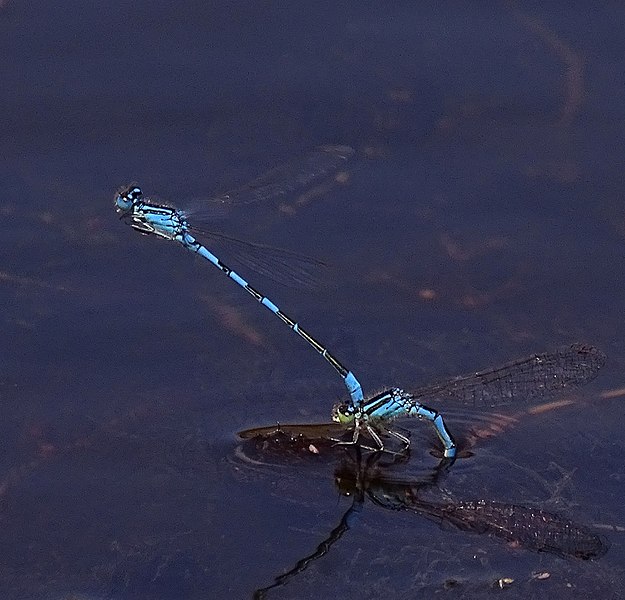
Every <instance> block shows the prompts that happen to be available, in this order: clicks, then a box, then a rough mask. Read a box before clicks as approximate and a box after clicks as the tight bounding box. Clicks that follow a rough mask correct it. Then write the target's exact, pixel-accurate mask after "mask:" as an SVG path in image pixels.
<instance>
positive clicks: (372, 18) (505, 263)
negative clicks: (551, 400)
mask: <svg viewBox="0 0 625 600" xmlns="http://www.w3.org/2000/svg"><path fill="white" fill-rule="evenodd" d="M624 24H625V11H624V10H623V8H621V7H620V6H619V5H617V4H611V5H605V6H602V7H601V9H596V8H591V7H587V6H586V5H583V4H574V5H569V6H568V7H567V8H566V10H565V11H563V10H561V7H558V9H557V10H556V8H553V9H551V8H545V6H544V3H538V2H532V3H523V4H521V3H515V2H501V3H500V4H498V5H496V6H494V7H490V8H489V9H488V10H486V9H483V8H476V7H475V6H467V5H466V4H464V3H451V4H449V3H445V4H444V5H441V4H440V3H438V2H425V3H423V2H422V3H419V5H418V6H416V5H415V4H414V3H404V4H400V5H396V6H394V7H393V8H388V7H387V6H382V5H380V6H374V5H370V6H366V5H365V6H363V4H362V3H361V2H341V3H338V4H337V3H333V4H332V5H315V6H312V5H310V4H309V3H269V4H267V3H247V4H245V3H244V4H241V3H234V4H232V3H225V2H224V3H214V2H213V3H208V4H207V3H204V2H195V1H189V2H180V3H175V4H172V3H169V2H150V3H143V2H135V3H121V2H112V3H110V2H109V3H106V4H105V5H102V6H95V5H94V6H92V5H88V4H85V3H80V2H71V1H70V2H64V3H60V4H59V3H56V4H55V3H52V4H49V3H48V4H46V3H43V4H42V3H29V2H22V1H19V0H5V1H4V2H1V1H0V34H1V35H0V52H1V56H2V61H0V76H1V77H0V79H1V81H2V82H3V85H2V90H1V91H0V97H1V99H2V104H1V105H2V110H1V111H0V125H1V127H0V144H1V148H2V160H1V161H0V184H1V187H0V189H1V190H2V193H1V196H0V212H1V214H2V218H3V223H4V224H5V226H4V228H3V234H2V238H1V243H0V257H1V260H0V265H1V266H0V293H1V294H2V299H3V301H2V308H3V310H2V318H1V319H0V332H1V334H2V338H1V339H2V340H3V342H4V343H3V344H2V346H1V351H0V361H1V362H0V402H1V405H2V411H3V416H4V418H3V419H2V420H1V423H2V425H1V426H0V440H2V442H1V446H0V447H1V449H2V452H1V453H0V469H1V470H0V475H1V476H0V500H1V504H0V515H1V518H2V528H1V530H2V531H1V533H0V548H1V552H0V556H1V558H0V595H1V596H2V597H3V598H7V599H13V598H15V599H30V598H42V599H44V598H45V599H50V598H55V599H57V598H64V599H69V598H81V599H82V598H97V599H102V598H107V599H108V598H112V599H113V598H114V599H120V600H127V599H143V598H151V599H154V598H162V599H174V598H175V599H180V598H189V599H195V598H237V599H238V598H251V597H252V595H253V593H254V590H257V589H260V588H264V587H266V586H269V585H271V584H272V582H273V581H274V579H275V578H276V577H277V576H279V575H280V574H282V573H285V572H288V571H289V570H290V569H292V568H293V567H294V566H295V565H296V564H297V562H298V561H299V560H301V559H303V558H305V557H308V556H310V555H311V554H312V553H313V552H314V551H315V548H317V546H318V545H319V544H320V543H321V542H323V541H324V540H327V539H328V536H330V534H331V532H332V531H333V530H334V529H335V528H336V527H337V526H339V524H340V522H341V518H342V517H343V515H345V513H346V511H348V509H349V508H350V506H352V502H353V501H354V497H355V496H354V494H355V492H354V491H352V492H351V494H350V495H349V496H345V495H344V493H345V489H343V488H339V487H337V485H336V482H335V479H336V474H337V470H338V469H342V471H341V472H342V473H343V481H345V479H346V477H345V469H347V471H348V472H351V471H350V469H352V470H353V463H350V462H349V461H350V459H349V457H346V456H344V453H337V452H336V451H330V452H326V453H324V452H321V453H320V454H319V455H316V454H314V453H311V452H310V450H309V449H308V450H306V448H305V449H304V451H303V456H299V455H298V456H295V457H293V456H292V455H291V454H290V451H289V452H286V453H285V455H284V456H282V455H281V454H280V453H276V452H275V451H270V452H265V453H263V452H260V453H259V454H257V455H254V457H253V460H252V459H250V455H249V451H250V448H249V447H247V446H246V445H245V444H244V445H241V444H240V442H239V441H237V439H236V432H237V431H239V430H241V429H244V428H246V427H253V426H260V425H270V424H272V423H275V422H278V421H280V422H322V421H326V420H327V419H328V417H329V414H330V409H331V407H332V405H333V404H334V403H335V402H336V401H337V400H340V399H344V396H345V391H344V387H343V385H342V382H341V380H340V378H339V377H337V376H336V374H335V373H334V372H333V371H332V369H331V368H330V367H329V366H328V365H327V364H325V363H324V361H323V360H321V359H320V358H319V357H318V356H316V355H315V353H314V352H312V351H311V349H310V348H308V347H307V346H306V344H304V343H303V342H302V340H299V339H297V337H296V336H294V335H293V334H292V333H290V332H289V331H288V330H287V329H286V328H285V327H284V325H283V324H281V323H280V322H279V321H278V320H277V319H275V318H274V317H272V316H271V315H270V314H269V313H267V312H266V311H262V310H261V309H260V308H259V307H258V305H256V304H255V303H254V302H253V300H251V299H250V298H249V297H247V296H246V295H245V294H244V293H243V292H242V291H241V290H240V289H239V288H237V287H236V286H234V285H233V284H232V282H229V281H227V280H226V279H225V278H224V277H223V276H222V275H221V274H220V273H218V272H217V271H216V270H215V269H211V267H210V266H209V265H207V264H204V263H203V261H201V260H199V259H194V258H193V257H192V256H190V255H189V254H188V253H187V252H185V251H184V250H183V249H180V248H177V247H176V246H175V245H174V244H171V243H167V242H165V241H162V240H157V239H150V238H144V237H141V236H139V235H137V234H136V233H134V232H133V231H132V230H130V229H129V228H128V227H126V226H124V225H123V224H121V223H120V222H119V220H118V219H117V217H116V215H115V212H114V209H113V206H112V198H113V193H114V191H115V189H116V188H117V187H118V186H119V185H122V184H125V183H127V182H129V181H131V180H136V181H138V182H140V183H141V185H142V186H143V188H144V190H145V191H146V193H148V194H154V195H157V196H160V197H161V198H163V199H174V200H176V201H178V200H179V199H182V198H185V197H189V198H198V197H201V196H203V195H207V194H213V193H217V192H221V191H224V190H226V189H228V188H231V187H233V186H236V185H238V184H241V183H244V182H245V181H247V180H249V179H251V178H253V177H254V176H256V175H258V174H260V173H262V172H264V171H265V170H267V169H269V168H271V167H273V166H275V165H276V164H279V163H281V162H284V161H285V160H288V159H289V158H291V157H293V156H297V155H298V154H301V153H302V152H305V151H306V150H309V149H311V148H314V147H315V146H318V145H320V144H328V143H332V144H347V145H350V146H351V147H353V148H354V149H355V151H356V153H355V156H354V157H353V158H352V160H351V161H350V162H349V163H348V164H347V165H346V169H345V172H344V173H343V174H342V176H341V177H340V178H339V179H338V180H336V181H334V182H330V183H327V184H326V185H324V186H322V187H321V188H317V189H316V190H314V191H313V193H307V194H305V195H300V196H295V197H290V198H288V199H286V200H285V199H282V200H280V201H279V202H267V203H263V204H260V205H252V206H249V207H247V208H245V209H244V210H239V211H234V212H233V213H231V214H229V215H227V218H226V219H223V220H220V221H219V222H218V223H216V228H218V229H220V230H223V231H225V232H227V233H229V234H232V235H236V236H238V237H241V238H244V239H250V240H253V241H256V242H260V243H264V244H270V245H272V246H277V247H284V248H287V249H291V250H295V251H297V252H300V253H304V254H307V255H310V256H313V257H316V258H319V259H321V260H323V261H325V262H327V263H328V265H329V268H328V269H326V273H324V278H325V285H322V286H319V288H318V289H316V290H315V291H313V292H310V291H307V290H299V289H291V288H288V287H282V286H280V285H278V284H276V283H274V282H272V281H269V280H264V279H262V278H255V277H254V276H253V274H249V278H250V280H251V281H252V282H253V283H256V284H257V285H258V287H259V288H260V289H261V290H263V291H266V293H267V294H268V295H269V296H270V297H272V298H273V299H275V300H276V301H277V302H278V304H279V305H280V306H283V307H284V309H285V310H286V312H287V313H289V314H292V315H293V316H294V317H296V318H298V319H299V320H300V322H301V323H302V324H303V325H304V326H305V327H307V328H308V329H309V330H310V331H311V332H312V333H313V334H314V335H315V336H317V337H318V338H319V339H321V340H323V341H324V343H326V344H327V345H328V347H330V348H331V349H332V350H333V352H334V353H336V355H337V356H338V357H339V358H340V359H341V360H342V361H344V362H345V363H346V364H347V365H348V367H349V368H351V369H353V371H354V372H355V373H356V374H357V376H358V377H359V379H360V380H361V383H362V384H363V386H364V388H365V392H368V393H372V392H373V391H376V390H379V389H381V388H383V387H386V386H390V385H398V386H402V387H405V388H407V389H410V388H411V387H417V386H420V385H423V384H425V383H427V382H429V381H431V380H437V379H441V378H445V377H447V376H452V375H456V374H459V373H464V372H469V371H471V370H476V369H480V368H483V367H487V366H490V365H493V364H498V363H502V362H505V361H507V360H509V359H512V358H517V357H521V356H525V355H527V354H529V353H531V352H538V351H544V350H550V349H554V348H557V347H560V346H562V345H565V344H568V343H571V342H575V341H583V342H589V343H593V344H596V345H597V346H598V347H600V348H602V349H603V350H604V351H605V352H606V354H607V355H608V363H607V365H606V366H605V368H604V369H603V370H602V372H601V374H600V376H599V377H598V379H597V380H596V381H595V382H593V383H591V384H590V385H589V386H587V387H586V388H584V389H583V390H579V391H575V392H571V393H567V394H566V395H564V396H560V397H559V398H558V399H559V400H562V399H566V400H568V401H570V402H567V403H561V404H557V405H552V406H549V407H543V408H542V409H541V410H535V409H536V407H535V406H534V407H529V406H525V405H519V406H514V407H512V408H511V409H508V410H505V411H504V410H502V411H499V412H498V413H497V414H494V413H493V412H488V411H480V412H479V413H472V412H470V411H467V410H464V409H461V408H460V407H449V409H448V408H447V407H443V406H440V407H436V408H439V409H440V410H441V411H442V412H444V414H445V415H448V425H449V427H450V429H451V430H452V431H453V432H454V435H455V436H456V437H457V438H458V439H459V441H460V444H461V450H462V451H463V452H461V455H462V456H461V459H460V460H458V461H457V463H456V464H455V465H454V466H453V468H452V469H451V471H450V472H449V473H448V474H447V475H446V476H445V478H444V481H442V482H441V483H440V486H438V487H436V488H435V490H434V491H432V490H430V494H434V500H432V497H431V495H430V496H427V497H426V499H425V500H422V498H421V496H420V495H419V502H421V504H418V510H417V505H416V504H415V503H414V501H413V504H412V505H411V506H410V507H408V508H406V506H405V504H403V505H402V506H401V507H400V509H399V510H390V509H389V507H388V506H385V505H384V503H382V505H380V504H376V502H375V501H374V500H373V499H372V496H371V495H366V494H365V496H363V498H362V499H363V502H362V505H361V506H359V509H358V511H357V513H358V514H357V515H356V517H354V519H350V521H349V527H348V528H346V530H345V531H344V532H343V533H342V534H341V536H340V537H339V538H337V540H336V541H335V542H334V543H333V544H331V546H330V548H329V550H328V551H327V553H324V555H323V556H321V557H320V558H318V559H316V560H313V561H311V562H310V564H309V565H307V568H306V569H304V570H302V571H301V572H298V573H297V574H295V575H294V576H293V577H291V578H289V579H288V580H287V581H286V582H285V584H284V585H283V586H280V587H277V588H273V589H271V590H270V591H268V592H267V597H268V598H297V599H303V598H316V599H319V598H336V597H341V598H372V599H373V598H382V597H384V598H414V597H429V596H431V595H433V594H435V593H437V592H442V591H444V592H445V595H446V597H450V598H480V597H490V596H491V595H492V594H493V591H494V590H498V589H499V587H500V586H504V587H506V588H507V589H506V593H507V596H508V597H519V598H521V597H523V598H526V597H532V598H558V597H566V598H570V597H580V598H581V597H601V598H620V597H625V584H624V583H623V579H624V574H625V561H624V559H623V551H622V547H623V535H624V533H623V531H625V530H624V528H625V512H624V509H623V502H622V492H623V480H624V478H625V471H624V469H623V461H622V453H623V450H624V446H625V437H624V435H623V432H622V427H621V425H620V424H621V423H622V421H623V418H624V417H625V408H624V406H625V405H624V403H623V402H622V400H623V393H624V392H621V391H620V390H621V388H623V385H624V384H623V367H624V365H625V344H624V343H623V341H622V340H623V339H624V338H625V336H624V335H623V333H624V332H623V319H622V307H623V303H624V300H625V285H624V284H623V277H622V264H623V263H624V261H623V259H624V258H625V211H624V209H623V206H622V202H621V196H622V187H623V172H624V170H623V166H624V162H625V152H624V150H623V148H625V144H624V143H623V142H624V140H623V127H622V123H623V122H624V118H625V109H624V108H623V107H624V106H625V102H624V98H623V95H624V92H623V90H625V85H624V83H625V82H624V81H623V73H622V68H621V63H622V56H623V54H624V52H625V38H624V37H623V34H622V31H623V25H624ZM247 274H248V273H246V275H247ZM532 409H534V410H532ZM408 426H409V427H410V430H411V432H412V440H413V450H412V454H411V456H410V459H409V460H408V461H406V462H402V463H400V464H395V465H392V467H388V468H383V469H382V472H381V474H380V473H378V475H379V477H378V479H377V480H375V481H377V482H378V484H376V485H377V487H375V486H373V484H371V485H372V487H370V488H369V491H371V490H373V492H372V493H377V494H378V498H379V495H380V494H391V493H393V494H395V500H396V501H397V497H398V496H399V495H401V494H403V495H402V496H401V497H402V498H404V499H405V498H406V497H407V495H408V496H410V494H412V493H413V492H414V489H416V488H418V482H422V481H430V480H431V477H432V473H433V470H434V469H435V467H436V464H437V462H438V461H437V459H436V458H435V456H433V454H434V455H435V454H436V452H437V451H438V445H437V441H436V439H435V436H434V435H433V433H432V431H431V430H430V429H429V428H428V427H427V426H426V425H424V424H421V423H412V424H408ZM274 450H275V449H274ZM345 461H347V463H346V462H345ZM376 468H378V467H376ZM356 471H357V470H356ZM389 480H390V481H391V482H393V485H394V484H395V483H396V482H397V481H398V480H400V481H402V482H403V484H405V485H409V486H412V487H410V488H409V489H408V488H406V487H405V485H404V487H397V486H396V485H395V487H393V486H392V485H391V484H389V483H388V481H389ZM367 481H368V480H367ZM380 481H381V482H382V483H380ZM385 486H386V487H385ZM389 486H390V487H389ZM419 489H421V488H419ZM409 492H410V493H409ZM374 496H375V494H374ZM385 497H386V496H385ZM413 500H414V499H413ZM477 500H485V501H488V502H497V503H505V504H507V505H514V506H521V507H525V508H528V507H529V508H534V509H536V510H537V511H539V510H542V511H545V512H548V513H549V514H550V515H551V514H553V515H557V516H558V518H561V519H562V520H565V521H567V522H571V523H574V524H576V525H579V526H580V527H585V528H587V529H588V531H591V532H592V533H593V534H597V535H599V536H602V537H601V539H602V540H603V541H604V542H605V544H606V547H608V546H609V548H608V550H607V552H606V553H605V554H604V555H602V556H600V557H597V558H594V559H591V560H581V559H578V558H572V557H571V556H566V555H564V556H563V555H562V553H560V554H558V553H553V552H548V551H544V552H537V551H536V550H537V549H536V548H535V547H532V546H531V544H529V545H528V544H525V545H524V544H523V543H520V542H519V540H518V539H516V540H515V539H514V536H513V537H512V538H510V537H507V538H506V537H505V536H501V535H496V534H495V533H494V532H493V531H492V529H486V530H483V531H481V534H480V533H476V531H475V530H472V531H467V530H466V529H465V530H463V529H462V528H461V527H459V526H458V525H457V524H453V523H450V522H449V519H448V518H441V516H440V512H441V510H442V509H441V508H440V505H441V504H444V505H445V506H449V505H450V503H454V502H455V503H456V504H457V503H465V504H466V503H470V502H473V501H477ZM423 502H425V505H424V504H423ZM432 503H435V504H437V505H438V508H437V509H432V508H431V505H432ZM424 506H426V508H424ZM428 510H429V513H428V512H427V511H428ZM433 511H438V513H439V514H438V518H434V517H433V516H432V514H431V513H432V512H433ZM425 513H427V514H425ZM523 514H524V513H523Z"/></svg>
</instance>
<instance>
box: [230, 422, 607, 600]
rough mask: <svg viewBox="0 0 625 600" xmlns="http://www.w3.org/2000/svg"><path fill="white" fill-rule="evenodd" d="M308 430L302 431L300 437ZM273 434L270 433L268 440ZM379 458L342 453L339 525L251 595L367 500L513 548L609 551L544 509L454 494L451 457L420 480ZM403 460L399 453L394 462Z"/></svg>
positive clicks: (351, 523)
mask: <svg viewBox="0 0 625 600" xmlns="http://www.w3.org/2000/svg"><path fill="white" fill-rule="evenodd" d="M294 431H295V430H293V432H294ZM307 433H308V431H306V430H303V431H302V432H301V435H302V436H305V435H306V434H307ZM270 437H271V436H270V435H269V434H268V436H267V440H268V441H269V439H270ZM258 442H259V439H258V438H256V440H255V445H254V444H253V443H251V442H250V441H248V442H247V444H248V449H250V448H252V447H253V451H252V454H253V455H254V459H253V464H254V465H256V464H258V460H259V456H258V454H257V453H256V451H257V450H258V448H259V446H258ZM250 444H252V445H251V446H250ZM380 456H381V453H375V454H370V455H369V456H367V457H366V459H364V458H363V457H362V455H361V453H360V451H359V450H358V449H356V453H355V458H354V459H353V460H352V459H351V457H347V455H346V457H344V459H343V460H342V462H341V463H340V465H339V466H338V467H337V469H336V470H335V479H334V480H335V484H336V486H337V488H338V489H339V491H340V493H341V494H342V495H344V496H349V497H351V498H352V503H351V505H350V506H349V508H348V509H347V510H346V511H345V513H344V514H343V515H342V516H341V518H340V520H339V523H338V525H337V526H336V527H335V528H334V529H333V530H332V531H331V532H330V533H329V535H328V536H327V537H326V538H325V539H324V540H323V541H322V542H321V543H319V545H318V546H317V548H316V549H315V550H314V551H313V552H312V553H310V554H308V555H306V556H305V557H304V558H302V559H300V560H299V561H297V563H296V564H295V565H294V566H293V567H292V568H291V569H289V570H288V571H286V572H285V573H283V574H281V575H279V576H277V577H276V578H275V580H274V582H273V583H272V584H270V585H268V586H266V587H263V588H260V589H258V590H256V592H255V593H254V596H253V597H254V598H255V599H257V600H260V599H262V598H266V597H267V595H268V593H269V591H270V590H271V589H274V588H278V587H282V586H284V585H286V584H287V583H288V582H289V581H290V580H292V579H293V578H294V577H295V576H296V575H298V574H300V573H302V572H303V571H305V570H306V569H307V568H308V567H309V566H310V565H311V564H312V563H313V562H314V561H316V560H319V559H321V558H323V557H324V556H326V555H327V554H328V553H329V552H330V550H331V549H332V547H333V546H334V545H335V544H336V543H337V542H339V540H341V538H342V537H343V536H344V535H345V533H347V531H349V530H350V529H352V528H354V527H355V526H356V524H357V523H358V521H359V519H360V518H362V513H363V509H364V505H365V502H366V500H367V499H369V500H370V502H371V503H372V504H374V505H375V506H378V507H380V508H383V509H386V510H390V511H394V512H398V511H403V512H411V513H414V514H416V515H419V516H422V517H425V518H426V519H428V520H430V521H434V522H435V523H437V524H439V525H441V527H447V528H449V527H452V528H453V529H456V530H459V531H463V532H466V533H473V534H482V535H484V534H485V535H487V536H489V537H492V538H497V539H500V540H503V541H504V542H506V543H508V544H510V545H511V546H512V547H515V548H523V549H526V550H531V551H536V552H546V553H550V554H555V555H557V556H561V557H566V558H572V559H581V560H588V559H595V558H599V557H601V556H602V555H603V554H605V552H606V551H607V549H608V544H607V542H606V541H605V540H604V539H603V538H602V537H601V536H599V535H598V534H596V533H594V532H593V531H592V530H591V529H590V528H588V527H586V526H584V525H580V524H578V523H575V522H574V521H571V520H569V519H567V518H565V517H562V516H560V515H558V514H555V513H552V512H548V511H545V510H542V509H540V508H535V507H528V506H523V505H517V504H511V503H505V502H498V501H495V500H489V499H484V498H479V499H475V500H464V499H457V498H453V497H450V494H449V492H448V491H446V490H445V491H443V489H442V487H441V486H442V483H443V480H444V478H445V476H446V475H447V473H448V470H449V467H450V465H451V463H452V462H453V459H449V458H443V459H442V460H441V462H440V463H439V464H438V465H437V466H436V467H435V468H434V469H432V470H431V471H430V472H429V473H427V474H426V475H425V476H423V477H422V478H420V479H419V480H405V479H397V478H396V477H394V476H393V475H392V474H391V473H390V471H388V468H389V467H392V466H394V464H392V463H387V464H386V465H383V464H382V462H381V461H380ZM239 457H240V458H241V457H243V459H245V450H242V451H241V453H240V455H239ZM401 460H402V459H401V458H400V457H399V456H396V457H395V460H394V463H397V461H401Z"/></svg>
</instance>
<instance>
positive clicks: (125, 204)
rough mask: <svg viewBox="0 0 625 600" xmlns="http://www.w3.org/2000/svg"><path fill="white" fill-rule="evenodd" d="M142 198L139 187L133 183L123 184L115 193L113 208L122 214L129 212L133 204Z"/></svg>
mask: <svg viewBox="0 0 625 600" xmlns="http://www.w3.org/2000/svg"><path fill="white" fill-rule="evenodd" d="M141 198H143V193H142V192H141V188H140V187H139V186H137V185H135V184H134V183H133V184H131V185H127V186H124V187H123V188H121V189H119V190H118V191H117V193H116V194H115V208H116V209H117V212H118V213H121V214H122V215H124V214H126V213H129V212H130V211H131V210H132V208H133V206H135V205H136V204H137V202H139V201H140V200H141Z"/></svg>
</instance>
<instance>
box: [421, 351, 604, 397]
mask: <svg viewBox="0 0 625 600" xmlns="http://www.w3.org/2000/svg"><path fill="white" fill-rule="evenodd" d="M605 360H606V356H605V354H604V353H603V352H601V350H599V349H598V348H595V347H594V346H588V345H585V344H573V345H571V346H567V347H565V348H561V349H560V350H558V351H556V352H546V353H543V354H534V355H533V356H530V357H528V358H524V359H521V360H517V361H514V362H511V363H508V364H505V365H503V366H501V367H496V368H493V369H487V370H485V371H481V372H479V373H472V374H470V375H465V376H461V377H457V378H455V379H451V380H449V381H446V382H444V383H440V384H435V385H430V386H426V387H423V388H420V389H418V390H416V391H415V392H414V393H413V394H412V396H413V397H414V399H416V400H417V401H418V402H421V403H423V404H425V405H428V404H430V403H431V404H432V405H434V406H440V405H439V404H437V403H439V402H444V401H446V400H451V401H454V402H461V403H462V404H465V405H472V406H501V405H504V404H510V403H512V402H515V401H520V400H543V399H548V398H550V397H551V396H553V395H555V394H556V393H557V392H559V391H560V390H563V389H566V388H571V387H579V386H582V385H584V384H586V383H588V382H589V381H591V380H592V379H594V378H595V377H596V375H597V372H598V371H599V369H600V368H601V367H602V366H603V365H604V364H605Z"/></svg>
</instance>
